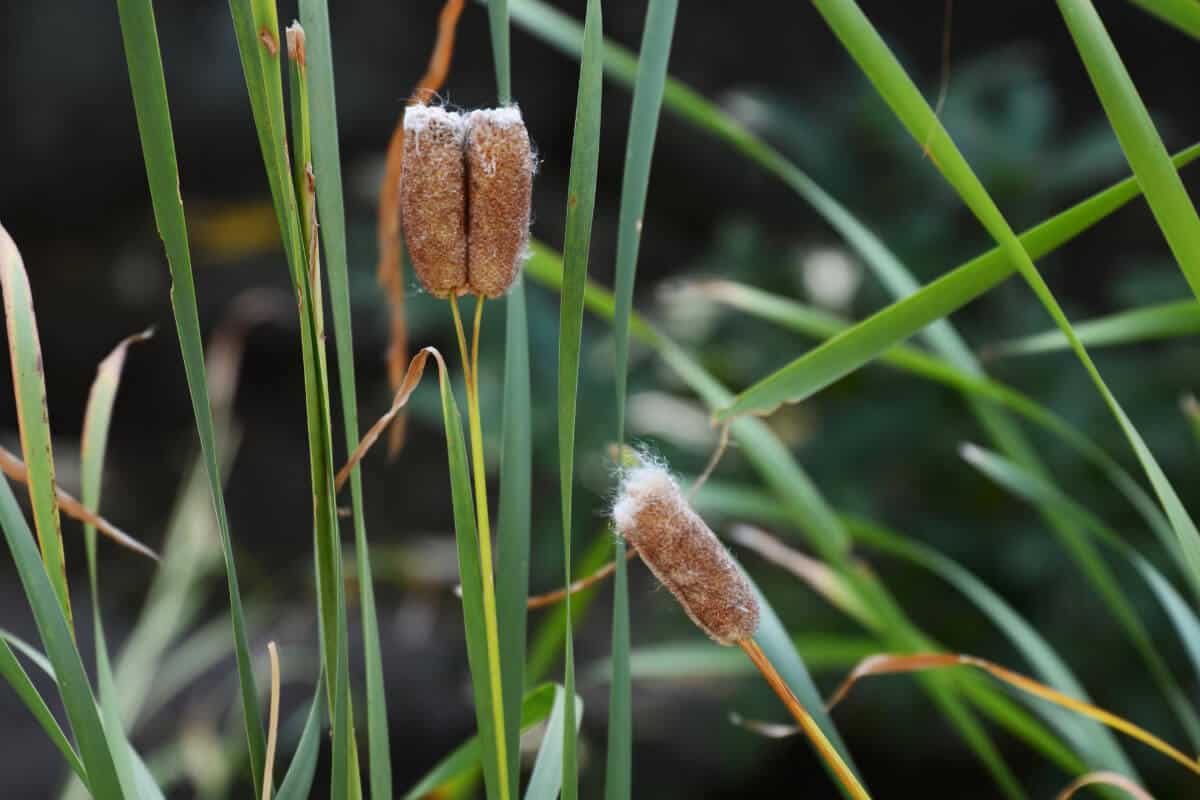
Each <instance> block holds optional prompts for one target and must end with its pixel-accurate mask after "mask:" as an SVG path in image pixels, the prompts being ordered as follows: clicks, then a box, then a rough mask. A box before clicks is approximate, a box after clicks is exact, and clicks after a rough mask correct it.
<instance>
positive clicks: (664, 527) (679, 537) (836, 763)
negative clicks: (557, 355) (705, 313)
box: [612, 460, 869, 798]
mask: <svg viewBox="0 0 1200 800" xmlns="http://www.w3.org/2000/svg"><path fill="white" fill-rule="evenodd" d="M612 520H613V527H614V528H616V531H617V533H619V534H620V535H621V537H622V538H624V539H625V540H626V541H627V542H628V543H629V544H630V545H632V546H633V547H634V548H636V549H637V552H638V553H640V554H641V557H642V561H644V562H645V563H646V566H647V567H649V568H650V571H651V572H653V573H654V575H655V576H656V577H657V578H658V579H659V581H661V582H662V585H663V586H665V587H667V589H668V590H669V591H670V592H671V594H673V595H675V599H676V600H678V601H679V604H680V605H681V606H683V610H684V611H685V612H687V615H688V616H689V617H691V618H692V621H693V622H695V623H696V625H697V626H699V628H700V629H701V630H702V631H704V632H705V633H706V634H708V636H709V637H710V638H711V639H712V640H713V641H715V642H717V643H718V644H722V645H726V646H729V645H737V646H739V647H741V648H742V649H743V650H744V651H745V652H746V654H747V655H748V656H749V657H750V660H751V661H753V662H754V666H756V667H758V669H759V671H760V672H762V674H763V677H764V678H766V680H767V683H768V684H769V685H770V686H771V689H773V690H774V691H775V693H776V694H777V695H778V696H779V698H780V699H781V700H782V701H783V704H784V705H785V706H787V709H788V711H789V712H791V714H792V716H793V717H795V719H796V722H797V723H798V724H799V725H800V728H801V729H802V730H803V731H804V733H805V734H806V735H807V736H808V738H809V739H810V740H811V741H812V743H813V745H814V746H815V747H816V748H817V751H818V752H819V753H820V754H821V756H822V757H823V758H824V759H825V762H826V763H827V764H828V765H829V767H830V769H831V770H833V773H834V775H836V776H837V779H838V780H839V781H840V782H841V784H842V786H843V787H844V788H845V790H846V792H847V793H848V794H849V795H850V796H851V797H854V798H868V797H869V795H868V794H867V791H866V789H864V788H863V786H862V784H861V783H859V781H858V779H857V778H856V777H855V775H854V772H853V771H852V770H851V769H850V768H849V767H848V766H847V765H846V763H845V761H843V760H842V757H841V756H840V755H839V754H838V752H837V749H836V748H834V746H833V745H832V744H831V743H830V742H829V740H828V739H827V738H826V737H825V734H824V732H822V731H821V728H820V726H819V725H817V723H816V721H815V720H814V719H813V718H812V716H811V715H810V714H809V713H808V712H807V711H806V710H805V709H804V707H803V706H802V705H801V704H800V701H799V700H797V699H796V696H795V695H794V694H793V693H792V690H791V689H790V688H788V685H787V683H785V682H784V680H783V678H782V677H781V676H780V675H779V672H778V671H777V670H776V669H775V667H774V665H772V664H771V661H770V659H768V658H767V655H766V654H765V653H764V652H763V651H762V648H761V647H759V646H758V643H757V642H755V641H754V634H755V632H756V631H757V630H758V620H759V609H758V599H757V598H756V596H755V593H754V589H753V588H752V587H751V585H750V582H749V581H748V580H747V579H746V577H745V575H743V574H742V572H741V570H740V569H739V568H738V566H737V564H735V563H734V561H733V558H732V557H730V555H729V553H728V551H726V550H725V547H724V546H723V545H722V544H721V542H720V541H718V539H717V537H716V534H714V533H713V532H712V529H711V528H709V527H708V525H706V524H705V522H704V520H703V519H701V518H700V516H699V515H698V514H697V513H696V512H695V511H693V510H692V507H691V505H690V504H689V503H688V501H687V499H686V498H685V497H684V495H683V493H682V492H681V491H680V489H679V484H678V483H676V482H675V479H674V478H673V477H672V476H671V473H670V472H668V471H667V469H666V468H665V467H664V466H662V465H661V464H658V463H655V462H652V461H647V460H643V463H641V464H640V465H638V466H636V467H634V468H632V469H629V470H628V471H627V472H626V473H625V475H624V476H623V479H622V481H621V488H620V493H619V495H618V497H617V501H616V503H615V504H614V505H613V509H612Z"/></svg>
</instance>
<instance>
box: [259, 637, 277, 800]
mask: <svg viewBox="0 0 1200 800" xmlns="http://www.w3.org/2000/svg"><path fill="white" fill-rule="evenodd" d="M267 655H268V656H269V657H270V661H271V710H270V712H269V715H268V719H269V721H268V723H267V756H266V758H265V759H264V760H263V780H262V785H263V787H262V798H263V800H271V785H272V783H273V782H274V781H273V780H272V777H273V773H274V771H275V743H276V741H278V738H279V650H278V648H276V647H275V642H267Z"/></svg>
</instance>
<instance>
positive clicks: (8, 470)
mask: <svg viewBox="0 0 1200 800" xmlns="http://www.w3.org/2000/svg"><path fill="white" fill-rule="evenodd" d="M0 472H3V473H4V474H5V475H7V476H8V477H9V478H11V479H12V480H14V481H16V482H17V483H22V484H28V483H29V471H28V470H26V469H25V462H24V461H22V460H21V459H19V458H17V456H16V455H15V454H14V453H13V452H12V451H10V450H8V449H7V448H5V447H0ZM54 495H55V499H56V500H57V502H58V509H59V510H60V511H62V512H63V513H64V514H66V515H67V516H68V517H71V518H72V519H76V520H78V521H80V522H82V523H83V524H85V525H94V526H95V528H96V530H98V531H100V532H101V533H103V534H104V535H105V536H107V537H108V538H109V539H112V540H113V541H114V542H116V543H117V544H119V545H121V546H122V547H127V548H129V549H130V550H132V551H134V552H135V553H141V554H142V555H144V556H146V557H147V558H152V559H154V560H155V561H158V553H156V552H154V551H153V550H151V549H150V548H149V547H147V546H146V545H144V544H142V543H141V542H139V541H138V540H137V539H135V538H133V537H132V536H130V535H129V534H128V533H125V531H123V530H121V529H120V528H118V527H117V526H116V525H113V524H112V523H111V522H109V521H108V520H106V519H105V518H104V517H101V516H100V515H98V514H93V513H92V512H91V511H88V510H87V508H85V507H84V505H83V503H81V502H79V501H78V500H76V499H75V498H74V497H72V496H71V495H70V494H68V493H67V492H65V491H63V490H62V488H60V487H59V486H57V485H56V486H55V487H54Z"/></svg>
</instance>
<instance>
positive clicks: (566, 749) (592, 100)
mask: <svg viewBox="0 0 1200 800" xmlns="http://www.w3.org/2000/svg"><path fill="white" fill-rule="evenodd" d="M601 25H602V22H601V11H600V0H588V4H587V17H586V21H585V22H584V32H583V39H584V45H583V57H582V59H581V60H580V66H579V94H578V98H577V100H576V105H575V133H574V136H573V138H572V142H571V172H570V176H569V177H568V180H567V221H566V232H565V233H564V243H563V275H564V281H563V291H562V303H561V311H560V315H559V325H558V336H559V339H558V464H559V479H560V490H561V497H562V500H561V502H562V536H563V573H564V575H563V585H564V586H570V585H571V531H572V514H571V498H572V493H573V492H574V491H575V481H574V475H575V413H576V408H577V404H578V399H579V398H578V392H579V350H580V346H581V344H582V338H583V297H584V287H585V285H586V283H587V268H588V255H589V250H590V248H591V238H592V213H593V211H594V209H595V206H596V173H597V169H598V161H599V157H600V94H601V88H602V85H603V72H602V63H601V57H602V55H603V47H604V39H603V32H602V30H601ZM566 620H567V636H566V642H565V648H564V650H565V664H564V666H563V686H564V689H565V690H566V693H567V696H568V697H574V696H575V654H574V641H573V639H574V637H573V635H572V633H571V596H570V595H569V594H568V595H567V600H566ZM574 717H575V707H574V704H572V703H568V704H567V706H566V719H565V722H564V726H563V731H564V733H563V749H562V754H563V771H562V774H563V780H562V784H563V791H562V796H563V800H575V798H576V797H577V796H578V791H579V789H578V780H579V777H578V765H577V763H576V754H575V734H574V730H575V719H574Z"/></svg>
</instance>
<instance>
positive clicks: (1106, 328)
mask: <svg viewBox="0 0 1200 800" xmlns="http://www.w3.org/2000/svg"><path fill="white" fill-rule="evenodd" d="M1074 328H1075V335H1076V336H1078V337H1079V341H1081V342H1083V343H1084V344H1085V345H1087V346H1088V347H1092V348H1095V347H1114V346H1117V345H1127V344H1136V343H1139V342H1147V341H1154V340H1157V339H1176V338H1186V337H1188V336H1192V335H1195V334H1197V333H1200V303H1197V302H1196V301H1195V300H1175V301H1172V302H1169V303H1160V304H1157V305H1152V306H1144V307H1142V308H1134V309H1130V310H1128V311H1118V312H1117V313H1115V314H1110V315H1108V316H1104V317H1097V318H1096V319H1090V320H1087V321H1086V322H1080V323H1076V324H1075V325H1074ZM1070 347H1071V343H1070V341H1068V340H1067V337H1066V336H1065V335H1063V332H1062V331H1060V330H1050V331H1045V332H1043V333H1035V334H1031V335H1029V336H1022V337H1020V338H1018V339H1009V340H1007V341H1003V342H998V343H996V344H993V345H989V346H988V348H987V351H986V352H987V353H988V354H989V355H995V356H1023V355H1034V354H1038V353H1051V352H1056V351H1060V350H1067V349H1069V348H1070Z"/></svg>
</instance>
